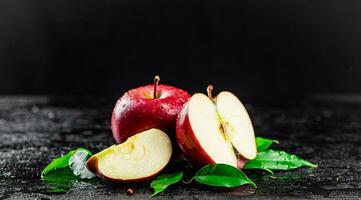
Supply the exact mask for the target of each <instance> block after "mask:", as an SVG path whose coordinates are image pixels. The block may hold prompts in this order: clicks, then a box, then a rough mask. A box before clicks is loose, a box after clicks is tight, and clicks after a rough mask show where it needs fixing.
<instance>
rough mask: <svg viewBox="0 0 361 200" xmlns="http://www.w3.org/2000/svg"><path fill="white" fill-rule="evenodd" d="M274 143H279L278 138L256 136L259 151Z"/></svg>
mask: <svg viewBox="0 0 361 200" xmlns="http://www.w3.org/2000/svg"><path fill="white" fill-rule="evenodd" d="M273 143H276V144H278V143H279V142H278V141H277V140H271V139H267V138H262V137H256V144H257V150H258V152H262V151H265V150H267V149H268V148H269V147H270V146H271V145H272V144H273Z"/></svg>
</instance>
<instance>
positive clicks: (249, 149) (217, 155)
mask: <svg viewBox="0 0 361 200" xmlns="http://www.w3.org/2000/svg"><path fill="white" fill-rule="evenodd" d="M210 93H211V92H209V97H207V96H206V95H204V94H200V93H197V94H194V95H193V96H192V97H191V98H190V100H189V101H188V102H187V103H186V104H185V105H184V107H183V109H182V111H181V113H180V114H179V116H178V120H177V126H176V136H177V141H178V144H179V146H180V147H181V149H182V150H183V152H184V153H185V154H186V156H187V157H188V158H189V159H190V160H191V161H192V162H193V163H194V164H195V165H198V166H204V165H207V164H212V163H223V164H228V165H231V166H234V167H238V168H242V167H243V164H244V163H245V161H246V160H250V159H254V158H255V157H256V155H257V149H256V141H255V135H254V131H253V126H252V122H251V120H250V118H249V115H248V113H247V111H246V109H245V107H244V106H243V104H242V103H241V102H240V100H239V99H238V98H237V97H236V96H235V95H233V94H232V93H230V92H221V93H220V94H219V95H218V96H217V97H215V98H214V99H213V98H212V96H211V94H210Z"/></svg>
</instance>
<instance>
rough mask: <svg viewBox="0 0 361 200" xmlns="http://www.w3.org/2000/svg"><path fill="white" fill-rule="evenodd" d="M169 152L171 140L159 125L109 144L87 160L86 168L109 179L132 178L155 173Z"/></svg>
mask: <svg viewBox="0 0 361 200" xmlns="http://www.w3.org/2000/svg"><path fill="white" fill-rule="evenodd" d="M171 156H172V143H171V140H170V139H169V137H168V135H167V134H166V133H164V132H163V131H161V130H159V129H149V130H147V131H144V132H141V133H138V134H136V135H134V136H132V137H130V138H128V139H127V140H126V141H125V142H124V143H122V144H119V145H113V146H111V147H108V148H106V149H105V150H103V151H101V152H100V153H98V154H95V155H93V156H92V157H91V158H90V159H89V160H88V161H87V164H86V166H87V168H88V169H89V170H90V171H92V172H93V173H95V174H97V175H98V176H100V177H101V178H103V179H106V180H109V181H112V182H136V181H143V180H148V179H151V178H152V177H154V176H155V175H157V174H158V173H159V172H160V171H162V169H163V168H164V167H165V166H166V165H167V164H168V162H169V161H170V159H171Z"/></svg>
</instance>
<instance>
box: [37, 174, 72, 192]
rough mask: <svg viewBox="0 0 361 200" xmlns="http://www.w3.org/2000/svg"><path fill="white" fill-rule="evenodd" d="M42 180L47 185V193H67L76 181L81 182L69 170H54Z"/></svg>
mask: <svg viewBox="0 0 361 200" xmlns="http://www.w3.org/2000/svg"><path fill="white" fill-rule="evenodd" d="M41 179H42V181H44V183H46V186H47V188H48V190H47V191H48V192H51V193H65V192H67V191H68V190H69V189H70V188H71V186H72V185H73V183H74V182H75V181H77V180H79V178H78V177H76V176H74V174H73V172H72V171H71V170H70V169H69V168H60V169H57V170H52V171H50V172H49V173H47V174H45V175H44V176H43V177H42V178H41Z"/></svg>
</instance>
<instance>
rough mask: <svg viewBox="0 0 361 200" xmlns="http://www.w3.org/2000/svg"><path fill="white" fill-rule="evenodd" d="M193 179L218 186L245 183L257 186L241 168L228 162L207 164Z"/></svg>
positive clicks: (234, 185)
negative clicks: (227, 163)
mask: <svg viewBox="0 0 361 200" xmlns="http://www.w3.org/2000/svg"><path fill="white" fill-rule="evenodd" d="M193 179H194V180H196V181H197V182H198V183H201V184H204V185H209V186H216V187H240V186H242V185H245V184H250V185H252V186H253V187H254V188H256V187H257V186H256V184H255V183H254V182H253V181H251V180H250V179H249V178H248V177H247V176H246V174H244V173H243V172H242V171H241V170H239V169H237V168H235V167H233V166H230V165H226V164H211V165H206V166H204V167H203V168H201V169H200V170H198V172H197V173H196V174H195V175H194V177H193V178H192V180H193Z"/></svg>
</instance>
